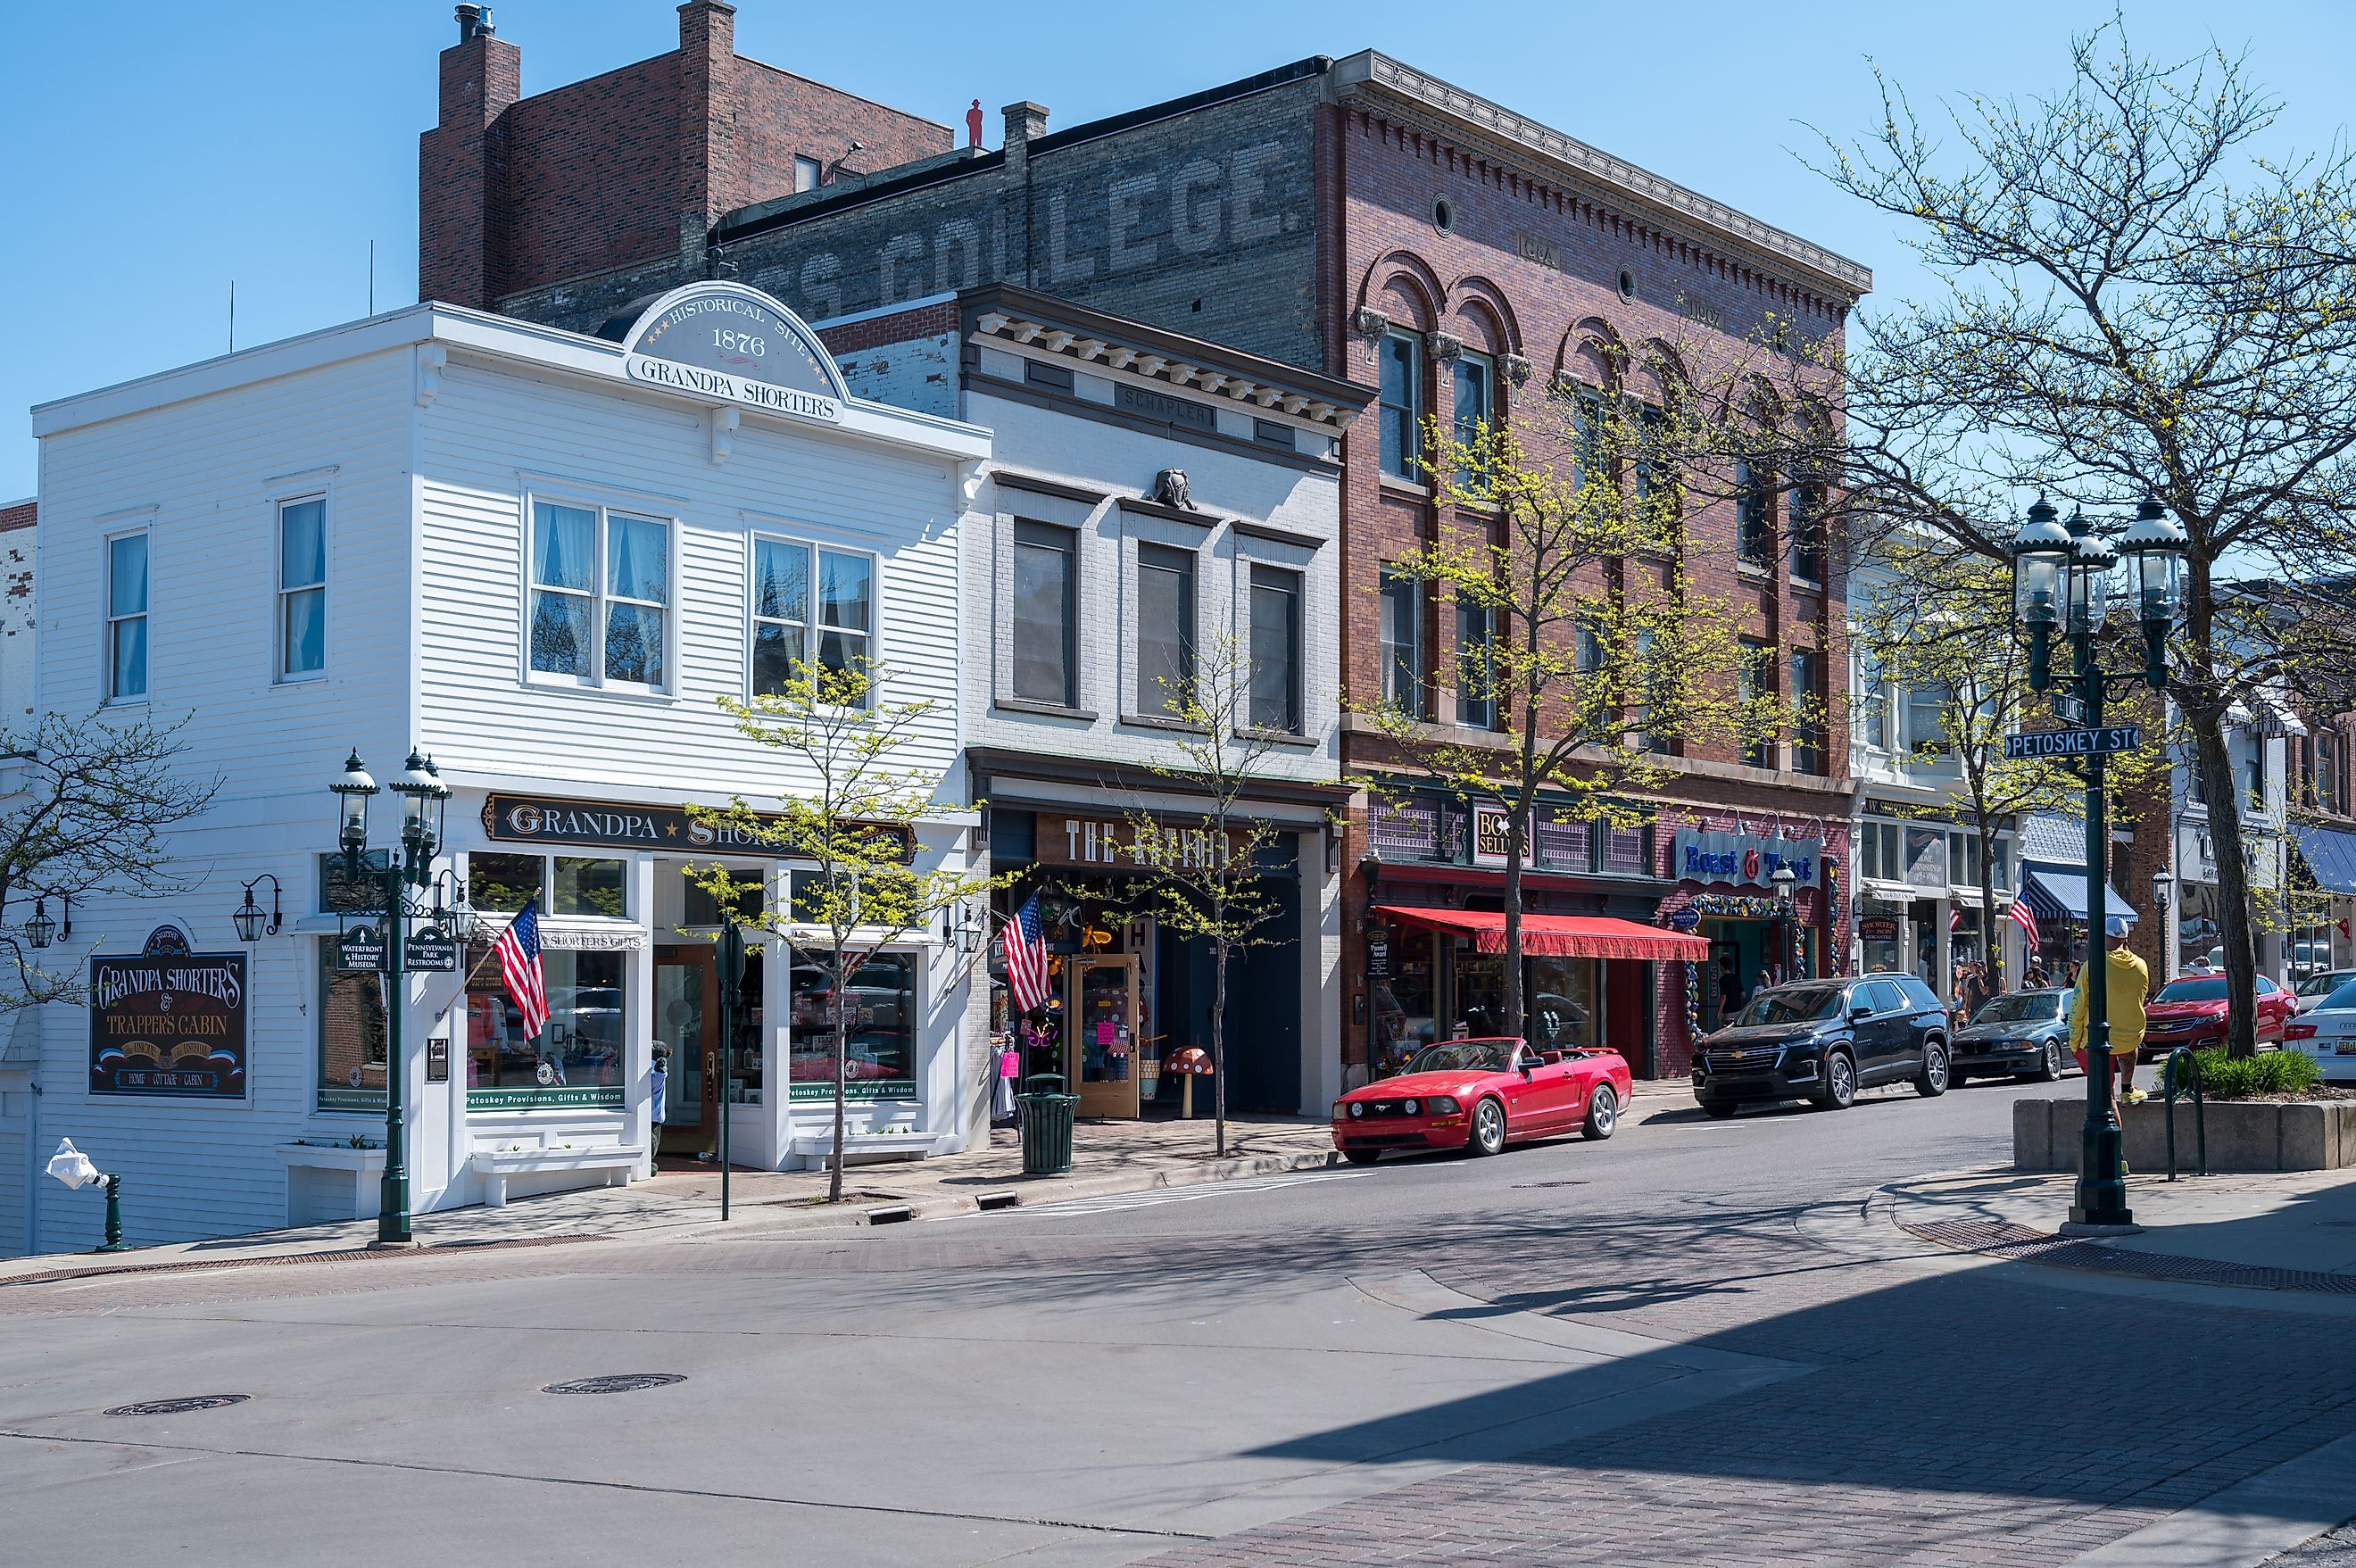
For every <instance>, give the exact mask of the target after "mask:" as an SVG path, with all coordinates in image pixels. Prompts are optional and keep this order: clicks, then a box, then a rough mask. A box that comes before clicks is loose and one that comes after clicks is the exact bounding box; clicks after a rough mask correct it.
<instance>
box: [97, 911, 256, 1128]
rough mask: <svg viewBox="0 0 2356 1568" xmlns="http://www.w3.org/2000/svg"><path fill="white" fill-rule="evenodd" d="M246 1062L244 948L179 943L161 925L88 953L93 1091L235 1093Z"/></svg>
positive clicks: (240, 1089)
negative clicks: (118, 949)
mask: <svg viewBox="0 0 2356 1568" xmlns="http://www.w3.org/2000/svg"><path fill="white" fill-rule="evenodd" d="M245 1062H246V974H245V955H244V954H243V953H234V952H232V953H192V952H188V951H187V950H186V949H185V944H184V943H183V942H182V941H180V940H178V933H177V931H174V930H172V929H170V928H161V929H159V930H158V931H157V933H156V935H155V936H151V937H150V938H149V939H148V940H147V945H146V947H145V950H143V951H141V952H140V953H138V954H136V955H135V956H134V955H123V956H114V957H108V956H104V955H101V956H99V957H94V958H92V959H91V961H90V1087H91V1092H92V1093H94V1094H160V1095H175V1096H181V1097H186V1098H193V1099H199V1100H242V1099H243V1098H244V1097H245Z"/></svg>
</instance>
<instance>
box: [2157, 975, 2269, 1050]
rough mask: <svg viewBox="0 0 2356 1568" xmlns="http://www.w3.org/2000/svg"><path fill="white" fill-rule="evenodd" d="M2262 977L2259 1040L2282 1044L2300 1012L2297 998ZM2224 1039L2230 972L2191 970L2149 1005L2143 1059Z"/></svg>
mask: <svg viewBox="0 0 2356 1568" xmlns="http://www.w3.org/2000/svg"><path fill="white" fill-rule="evenodd" d="M2257 982H2258V997H2257V1002H2258V1039H2259V1041H2260V1043H2261V1044H2263V1043H2265V1042H2266V1041H2268V1040H2272V1041H2274V1042H2276V1043H2277V1044H2279V1043H2280V1042H2281V1040H2282V1037H2283V1026H2285V1025H2286V1024H2287V1023H2288V1022H2289V1021H2290V1020H2291V1019H2292V1018H2293V1017H2294V1016H2296V1015H2297V1013H2298V1002H2297V998H2295V997H2293V996H2292V995H2291V993H2289V992H2287V991H2285V990H2284V989H2283V988H2282V987H2281V986H2279V985H2276V983H2274V982H2273V981H2271V980H2268V979H2267V978H2266V977H2265V975H2263V974H2262V975H2259V976H2258V977H2257ZM2224 1043H2225V977H2224V976H2223V975H2222V974H2187V975H2181V976H2179V977H2178V978H2177V979H2174V980H2171V981H2169V983H2167V984H2166V985H2163V986H2161V987H2160V988H2159V994H2158V995H2157V996H2155V997H2153V998H2152V999H2151V1004H2150V1005H2149V1006H2147V1007H2146V1008H2145V1009H2144V1026H2143V1050H2142V1052H2141V1059H2143V1060H2147V1061H2149V1060H2156V1059H2158V1058H2161V1057H2164V1056H2166V1055H2168V1053H2169V1052H2170V1051H2172V1050H2174V1049H2175V1048H2176V1047H2179V1046H2190V1047H2192V1048H2193V1049H2195V1050H2203V1049H2206V1048H2207V1047H2211V1046H2222V1045H2223V1044H2224Z"/></svg>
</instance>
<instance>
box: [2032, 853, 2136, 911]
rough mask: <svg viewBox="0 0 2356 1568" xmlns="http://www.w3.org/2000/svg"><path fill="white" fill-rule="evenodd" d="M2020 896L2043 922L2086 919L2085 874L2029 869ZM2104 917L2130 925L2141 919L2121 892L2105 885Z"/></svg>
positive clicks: (2037, 868) (2036, 866)
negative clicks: (2027, 901) (2120, 917)
mask: <svg viewBox="0 0 2356 1568" xmlns="http://www.w3.org/2000/svg"><path fill="white" fill-rule="evenodd" d="M2020 890H2021V894H2022V896H2023V897H2026V898H2027V899H2028V900H2029V912H2030V913H2031V914H2033V915H2035V916H2036V917H2037V918H2039V919H2040V920H2083V919H2084V918H2086V876H2085V874H2084V873H2083V872H2071V871H2049V870H2047V869H2046V868H2045V867H2043V866H2041V865H2035V866H2030V867H2029V875H2028V876H2027V877H2025V878H2024V879H2023V880H2022V882H2021V888H2020ZM2103 900H2104V902H2103V913H2104V915H2105V916H2110V915H2119V916H2124V917H2125V918H2126V922H2127V923H2128V924H2129V925H2133V924H2135V922H2136V920H2137V919H2138V918H2140V917H2139V916H2137V915H2136V912H2135V910H2134V909H2133V908H2130V907H2129V906H2128V904H2127V901H2126V899H2124V898H2122V897H2119V890H2118V889H2117V888H2115V887H2114V886H2111V885H2110V884H2109V883H2107V882H2105V883H2104V884H2103Z"/></svg>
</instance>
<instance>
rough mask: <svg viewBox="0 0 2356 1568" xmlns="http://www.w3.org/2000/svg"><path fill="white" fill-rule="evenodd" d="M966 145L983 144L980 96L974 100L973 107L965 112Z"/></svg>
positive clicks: (976, 145)
mask: <svg viewBox="0 0 2356 1568" xmlns="http://www.w3.org/2000/svg"><path fill="white" fill-rule="evenodd" d="M965 145H967V146H969V147H978V146H980V145H981V100H980V99H979V98H977V99H975V100H974V101H973V107H972V108H970V109H969V110H967V111H966V112H965Z"/></svg>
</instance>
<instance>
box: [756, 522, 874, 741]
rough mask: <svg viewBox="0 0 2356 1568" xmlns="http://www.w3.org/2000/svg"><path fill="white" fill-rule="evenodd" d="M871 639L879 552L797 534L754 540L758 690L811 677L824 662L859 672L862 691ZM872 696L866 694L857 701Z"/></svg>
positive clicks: (869, 674) (832, 668)
mask: <svg viewBox="0 0 2356 1568" xmlns="http://www.w3.org/2000/svg"><path fill="white" fill-rule="evenodd" d="M874 644H875V560H874V557H873V556H871V555H866V554H862V553H859V552H857V551H851V550H830V549H827V548H826V547H825V546H824V545H817V544H810V543H807V542H804V541H801V540H798V539H769V538H763V537H755V539H754V541H753V694H754V695H755V696H756V697H771V696H776V695H777V694H778V693H781V692H783V691H785V690H786V685H787V682H789V681H793V680H797V679H798V680H806V681H807V680H814V679H816V678H817V671H819V670H820V669H823V670H824V671H827V672H828V673H829V674H830V675H836V676H844V675H850V674H852V673H854V672H855V673H856V674H857V675H858V676H859V677H860V681H859V684H860V686H861V688H862V693H864V690H865V687H866V685H867V683H868V682H870V681H871V680H872V678H873V665H874V659H875V647H874ZM813 654H815V658H816V660H817V662H816V665H815V666H813V665H812V663H811V662H810V661H811V660H812V658H813ZM870 700H872V699H871V698H870V697H869V696H867V695H864V694H862V699H861V702H860V703H859V705H861V706H865V705H867V703H868V702H869V701H870Z"/></svg>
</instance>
